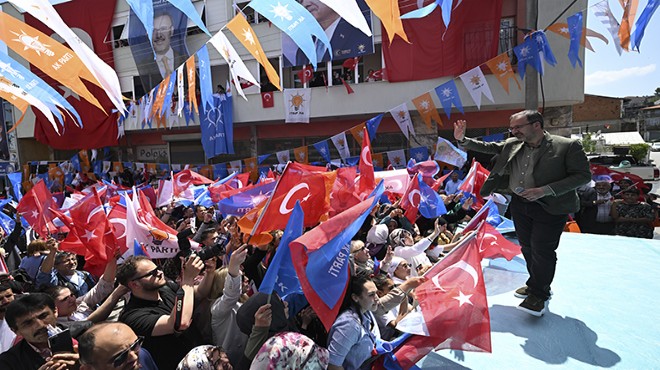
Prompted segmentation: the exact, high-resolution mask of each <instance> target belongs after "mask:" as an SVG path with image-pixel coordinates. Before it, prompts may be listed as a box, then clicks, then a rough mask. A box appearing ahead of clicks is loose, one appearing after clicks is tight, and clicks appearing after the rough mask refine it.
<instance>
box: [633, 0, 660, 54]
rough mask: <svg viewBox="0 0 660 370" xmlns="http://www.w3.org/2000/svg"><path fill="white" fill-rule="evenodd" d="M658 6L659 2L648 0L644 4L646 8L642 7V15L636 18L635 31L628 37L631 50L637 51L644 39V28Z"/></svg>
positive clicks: (659, 0) (657, 0) (658, 0)
mask: <svg viewBox="0 0 660 370" xmlns="http://www.w3.org/2000/svg"><path fill="white" fill-rule="evenodd" d="M658 5H660V0H649V2H648V3H646V7H644V10H643V11H642V14H640V16H639V18H637V22H635V31H633V33H632V35H630V48H631V50H635V49H636V50H637V51H639V44H641V42H642V38H643V37H644V31H646V26H647V25H648V24H649V20H651V17H652V16H653V13H655V11H656V9H658Z"/></svg>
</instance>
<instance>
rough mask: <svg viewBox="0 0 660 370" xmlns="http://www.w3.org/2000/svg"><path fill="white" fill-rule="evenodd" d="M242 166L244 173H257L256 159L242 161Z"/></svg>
mask: <svg viewBox="0 0 660 370" xmlns="http://www.w3.org/2000/svg"><path fill="white" fill-rule="evenodd" d="M243 165H244V166H245V172H258V171H259V167H258V166H257V157H251V158H245V159H243Z"/></svg>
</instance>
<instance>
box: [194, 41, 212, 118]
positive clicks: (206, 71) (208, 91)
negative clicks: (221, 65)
mask: <svg viewBox="0 0 660 370" xmlns="http://www.w3.org/2000/svg"><path fill="white" fill-rule="evenodd" d="M197 58H198V59H199V62H198V66H199V90H200V92H201V95H202V106H201V107H200V110H204V109H210V108H211V107H212V106H213V84H212V82H211V62H210V60H209V50H208V48H207V47H206V44H204V46H202V47H201V48H199V50H198V51H197Z"/></svg>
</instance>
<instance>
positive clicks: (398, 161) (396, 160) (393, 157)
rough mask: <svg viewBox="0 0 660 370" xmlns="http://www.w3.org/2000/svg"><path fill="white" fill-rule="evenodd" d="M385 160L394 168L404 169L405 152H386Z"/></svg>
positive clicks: (401, 150) (400, 150)
mask: <svg viewBox="0 0 660 370" xmlns="http://www.w3.org/2000/svg"><path fill="white" fill-rule="evenodd" d="M387 159H388V160H389V161H390V164H391V165H392V167H394V168H404V167H406V162H407V161H406V152H404V151H403V149H399V150H391V151H389V152H387Z"/></svg>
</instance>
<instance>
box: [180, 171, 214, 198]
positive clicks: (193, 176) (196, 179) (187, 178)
mask: <svg viewBox="0 0 660 370" xmlns="http://www.w3.org/2000/svg"><path fill="white" fill-rule="evenodd" d="M210 184H213V180H211V179H208V178H206V177H204V176H202V175H200V174H198V173H197V172H194V171H191V170H183V171H180V172H178V173H176V174H175V175H174V176H173V179H172V193H173V194H174V195H175V196H177V195H179V194H181V193H183V192H184V191H185V190H186V189H188V187H189V186H190V185H210Z"/></svg>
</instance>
